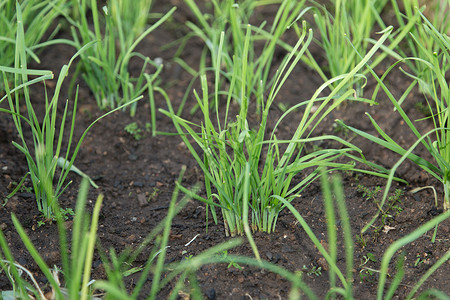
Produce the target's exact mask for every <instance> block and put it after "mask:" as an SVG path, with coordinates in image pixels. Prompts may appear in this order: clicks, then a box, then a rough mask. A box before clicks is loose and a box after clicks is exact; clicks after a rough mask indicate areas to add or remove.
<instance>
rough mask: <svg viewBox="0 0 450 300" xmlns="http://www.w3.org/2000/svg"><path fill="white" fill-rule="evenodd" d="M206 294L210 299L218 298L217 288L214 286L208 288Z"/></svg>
mask: <svg viewBox="0 0 450 300" xmlns="http://www.w3.org/2000/svg"><path fill="white" fill-rule="evenodd" d="M205 296H206V297H207V298H208V299H209V300H215V299H216V290H215V289H214V288H210V289H208V290H206V292H205Z"/></svg>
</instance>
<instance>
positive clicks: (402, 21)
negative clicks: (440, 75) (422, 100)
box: [391, 0, 450, 96]
mask: <svg viewBox="0 0 450 300" xmlns="http://www.w3.org/2000/svg"><path fill="white" fill-rule="evenodd" d="M391 2H392V8H393V10H394V13H395V16H396V19H397V22H398V23H399V25H400V27H408V28H409V32H410V34H409V35H406V36H405V39H404V41H403V42H402V43H401V44H400V45H399V47H396V48H395V49H394V50H395V51H396V52H397V53H398V54H399V55H400V56H401V57H416V58H421V59H424V60H429V53H433V52H438V51H440V48H441V46H440V45H439V43H438V42H437V41H436V39H435V37H433V36H432V35H430V34H429V32H428V31H427V30H426V28H425V27H424V26H423V25H422V18H421V15H422V16H426V18H427V21H428V22H429V23H431V24H432V26H433V27H434V28H436V30H437V31H438V32H439V33H440V34H447V35H449V34H450V17H449V10H450V1H449V0H442V1H427V3H426V6H423V5H420V4H421V3H422V2H419V1H418V0H403V1H402V4H403V5H402V8H400V7H399V4H398V1H391ZM411 20H414V23H413V24H411ZM408 24H411V25H412V26H410V25H408ZM404 62H405V64H406V65H407V66H408V67H409V69H410V70H411V72H412V73H414V75H415V76H417V77H418V78H420V80H421V82H420V85H419V88H420V90H421V91H422V92H424V93H426V94H427V95H428V96H430V95H432V94H433V83H432V82H430V81H429V80H431V79H433V76H432V74H430V73H432V72H433V71H432V70H431V69H430V68H429V67H428V66H426V64H424V63H422V62H421V61H420V60H405V61H404ZM441 68H442V71H443V72H447V71H448V70H449V69H450V63H448V62H447V63H446V64H441Z"/></svg>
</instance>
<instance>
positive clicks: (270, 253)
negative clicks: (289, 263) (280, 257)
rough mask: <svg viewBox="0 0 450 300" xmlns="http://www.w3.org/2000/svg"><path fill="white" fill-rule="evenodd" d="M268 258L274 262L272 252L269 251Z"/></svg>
mask: <svg viewBox="0 0 450 300" xmlns="http://www.w3.org/2000/svg"><path fill="white" fill-rule="evenodd" d="M266 257H267V258H268V259H269V260H272V258H273V254H272V252H270V251H267V252H266Z"/></svg>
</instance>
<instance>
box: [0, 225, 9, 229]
mask: <svg viewBox="0 0 450 300" xmlns="http://www.w3.org/2000/svg"><path fill="white" fill-rule="evenodd" d="M6 228H8V225H6V223H2V224H0V229H1V230H5V229H6Z"/></svg>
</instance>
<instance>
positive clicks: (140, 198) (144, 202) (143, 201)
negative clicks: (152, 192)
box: [137, 194, 148, 207]
mask: <svg viewBox="0 0 450 300" xmlns="http://www.w3.org/2000/svg"><path fill="white" fill-rule="evenodd" d="M137 199H138V202H139V205H140V206H141V207H142V206H147V205H148V202H147V197H146V196H145V194H139V195H137Z"/></svg>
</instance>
